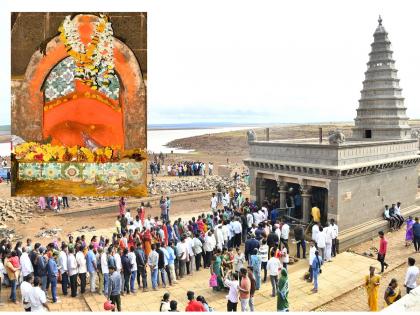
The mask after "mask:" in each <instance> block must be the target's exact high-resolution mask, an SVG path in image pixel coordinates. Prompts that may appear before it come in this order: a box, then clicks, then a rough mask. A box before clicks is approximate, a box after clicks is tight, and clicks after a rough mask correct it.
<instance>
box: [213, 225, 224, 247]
mask: <svg viewBox="0 0 420 315" xmlns="http://www.w3.org/2000/svg"><path fill="white" fill-rule="evenodd" d="M215 235H216V247H217V248H218V249H220V250H222V249H223V245H224V243H225V238H224V235H223V225H222V221H219V225H218V226H217V227H216V231H215Z"/></svg>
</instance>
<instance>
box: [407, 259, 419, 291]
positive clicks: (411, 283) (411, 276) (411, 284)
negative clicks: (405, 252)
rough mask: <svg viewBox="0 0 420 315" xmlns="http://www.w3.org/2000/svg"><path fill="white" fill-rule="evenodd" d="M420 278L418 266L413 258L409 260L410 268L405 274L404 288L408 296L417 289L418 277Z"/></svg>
mask: <svg viewBox="0 0 420 315" xmlns="http://www.w3.org/2000/svg"><path fill="white" fill-rule="evenodd" d="M418 276H419V268H418V267H417V266H416V260H415V259H414V258H413V257H409V258H408V268H407V272H406V274H405V281H404V286H405V288H406V289H407V294H409V293H410V291H411V290H413V289H415V288H416V287H417V282H416V281H417V277H418Z"/></svg>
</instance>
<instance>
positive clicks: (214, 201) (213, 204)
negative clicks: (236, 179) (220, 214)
mask: <svg viewBox="0 0 420 315" xmlns="http://www.w3.org/2000/svg"><path fill="white" fill-rule="evenodd" d="M210 209H211V210H212V211H215V210H216V209H217V197H216V194H215V193H213V194H212V197H211V199H210Z"/></svg>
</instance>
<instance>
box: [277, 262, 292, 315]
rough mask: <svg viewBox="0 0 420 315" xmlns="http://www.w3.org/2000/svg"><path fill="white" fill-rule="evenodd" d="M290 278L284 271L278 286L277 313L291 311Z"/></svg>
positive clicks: (283, 270)
mask: <svg viewBox="0 0 420 315" xmlns="http://www.w3.org/2000/svg"><path fill="white" fill-rule="evenodd" d="M288 297H289V276H288V274H287V270H286V269H284V268H283V269H282V270H281V273H280V279H279V282H278V284H277V312H288V311H289V300H288Z"/></svg>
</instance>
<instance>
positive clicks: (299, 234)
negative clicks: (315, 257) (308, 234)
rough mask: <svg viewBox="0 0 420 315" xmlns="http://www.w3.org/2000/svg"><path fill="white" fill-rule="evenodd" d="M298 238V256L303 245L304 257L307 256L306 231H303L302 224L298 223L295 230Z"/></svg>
mask: <svg viewBox="0 0 420 315" xmlns="http://www.w3.org/2000/svg"><path fill="white" fill-rule="evenodd" d="M293 232H294V234H295V240H296V257H297V258H300V248H301V247H302V254H303V255H302V257H303V259H305V258H306V241H305V232H304V231H303V226H302V224H298V225H296V227H295V228H294V230H293Z"/></svg>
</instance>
